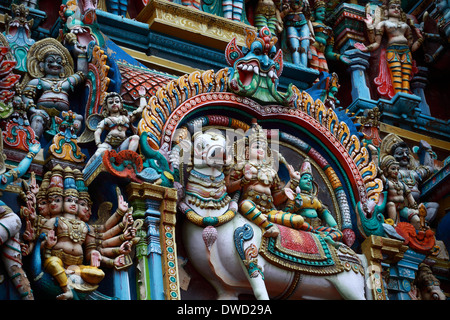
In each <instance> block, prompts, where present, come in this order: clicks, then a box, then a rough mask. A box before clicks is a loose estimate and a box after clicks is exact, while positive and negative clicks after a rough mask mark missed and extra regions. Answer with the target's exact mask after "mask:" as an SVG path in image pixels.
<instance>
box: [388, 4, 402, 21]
mask: <svg viewBox="0 0 450 320" xmlns="http://www.w3.org/2000/svg"><path fill="white" fill-rule="evenodd" d="M401 14H402V7H401V6H400V4H399V3H392V2H391V3H389V5H388V16H389V17H394V18H400V16H401Z"/></svg>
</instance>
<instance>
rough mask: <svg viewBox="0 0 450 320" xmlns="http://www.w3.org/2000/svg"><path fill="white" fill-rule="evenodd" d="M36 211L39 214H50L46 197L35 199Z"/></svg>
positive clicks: (46, 215) (45, 215)
mask: <svg viewBox="0 0 450 320" xmlns="http://www.w3.org/2000/svg"><path fill="white" fill-rule="evenodd" d="M37 209H38V213H39V214H40V215H41V216H44V217H48V216H49V214H50V205H49V201H48V200H47V199H46V198H40V199H38V200H37Z"/></svg>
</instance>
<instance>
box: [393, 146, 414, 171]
mask: <svg viewBox="0 0 450 320" xmlns="http://www.w3.org/2000/svg"><path fill="white" fill-rule="evenodd" d="M393 156H394V158H395V161H397V162H398V163H399V165H400V167H402V168H404V167H407V166H408V165H409V160H410V159H409V149H408V147H397V148H395V151H394V154H393Z"/></svg>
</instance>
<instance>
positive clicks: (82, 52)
mask: <svg viewBox="0 0 450 320" xmlns="http://www.w3.org/2000/svg"><path fill="white" fill-rule="evenodd" d="M67 39H69V40H71V41H72V44H73V47H74V50H73V52H74V55H75V56H76V57H77V72H74V62H73V59H72V56H71V54H70V52H69V51H68V50H67V49H66V48H65V47H64V46H63V45H62V44H61V43H60V42H58V41H57V40H55V39H53V38H46V39H42V40H40V41H37V42H36V43H34V44H33V45H32V46H31V47H30V50H29V52H28V56H27V71H28V74H29V76H31V77H32V79H31V80H30V81H28V78H25V80H24V82H25V86H24V88H23V91H22V99H23V101H24V102H25V105H26V107H27V109H28V112H29V114H30V120H31V127H32V128H33V129H34V131H35V133H36V136H37V137H41V136H42V134H43V133H44V130H45V129H46V128H48V127H50V129H51V130H52V131H51V132H53V134H56V132H57V130H56V128H55V127H56V124H55V121H54V117H55V116H58V115H59V114H60V112H61V111H68V110H69V109H70V102H69V94H70V93H72V92H73V91H74V90H75V88H76V87H78V86H80V85H81V84H83V83H84V79H85V74H87V67H88V63H87V57H86V48H85V47H84V46H82V45H80V44H79V43H78V41H77V40H76V36H75V35H74V34H72V35H71V36H69V35H68V37H67ZM27 77H28V75H27ZM82 119H83V117H82V116H81V115H77V122H79V123H81V121H82ZM79 127H81V126H79Z"/></svg>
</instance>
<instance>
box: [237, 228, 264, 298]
mask: <svg viewBox="0 0 450 320" xmlns="http://www.w3.org/2000/svg"><path fill="white" fill-rule="evenodd" d="M253 235H254V231H253V229H252V227H251V226H250V225H249V224H244V225H243V226H242V227H239V228H237V229H236V230H235V231H234V244H235V247H236V250H237V252H238V254H239V257H241V259H242V262H243V264H242V268H243V269H244V272H245V274H246V276H247V279H248V281H249V283H250V286H251V287H252V290H253V294H254V295H255V297H256V299H258V300H269V294H268V293H267V288H266V284H265V282H264V273H263V270H262V268H261V267H260V266H259V265H258V248H257V247H256V245H255V244H253V243H251V244H250V245H249V246H248V247H247V248H246V249H245V250H244V242H246V241H250V240H252V239H253Z"/></svg>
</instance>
